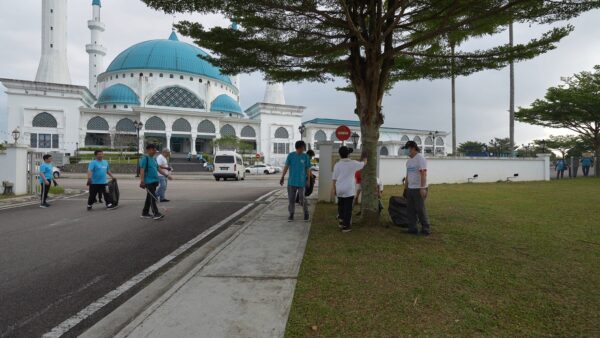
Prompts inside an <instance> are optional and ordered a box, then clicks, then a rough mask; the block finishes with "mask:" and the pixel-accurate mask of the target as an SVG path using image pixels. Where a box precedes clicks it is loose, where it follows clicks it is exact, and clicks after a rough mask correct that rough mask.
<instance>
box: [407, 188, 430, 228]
mask: <svg viewBox="0 0 600 338" xmlns="http://www.w3.org/2000/svg"><path fill="white" fill-rule="evenodd" d="M407 193H408V195H407V196H406V209H407V210H406V211H407V213H408V228H409V230H412V231H416V230H418V229H417V221H419V222H420V223H421V230H422V231H429V230H430V227H431V226H430V225H429V216H428V215H427V208H426V207H425V200H424V199H423V197H422V196H421V189H408V191H407Z"/></svg>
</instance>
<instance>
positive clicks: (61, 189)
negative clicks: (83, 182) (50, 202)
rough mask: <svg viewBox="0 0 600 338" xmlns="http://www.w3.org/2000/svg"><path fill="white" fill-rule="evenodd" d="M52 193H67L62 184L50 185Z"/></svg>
mask: <svg viewBox="0 0 600 338" xmlns="http://www.w3.org/2000/svg"><path fill="white" fill-rule="evenodd" d="M50 193H51V194H53V195H62V194H64V193H65V188H64V187H60V186H56V187H50Z"/></svg>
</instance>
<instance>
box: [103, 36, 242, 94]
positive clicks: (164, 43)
mask: <svg viewBox="0 0 600 338" xmlns="http://www.w3.org/2000/svg"><path fill="white" fill-rule="evenodd" d="M198 55H203V56H207V55H208V54H207V53H206V52H204V51H203V50H202V49H200V48H198V47H196V46H193V45H190V44H188V43H185V42H181V41H179V39H178V38H177V35H176V34H175V32H173V33H172V34H171V36H170V37H169V39H168V40H150V41H145V42H141V43H138V44H136V45H133V46H131V47H129V48H127V49H126V50H125V51H123V52H122V53H121V54H119V55H118V56H117V57H116V58H115V59H114V60H113V62H112V63H111V64H110V66H108V69H107V70H106V72H107V73H109V72H119V71H124V70H134V69H149V70H164V71H173V72H180V73H189V74H195V75H202V76H206V77H210V78H213V79H216V80H219V81H223V82H225V83H227V84H230V85H233V83H232V82H231V79H230V78H229V77H228V76H225V75H223V74H221V71H220V69H219V68H217V67H215V66H213V65H212V64H210V63H209V62H207V61H206V60H203V59H201V58H199V57H198Z"/></svg>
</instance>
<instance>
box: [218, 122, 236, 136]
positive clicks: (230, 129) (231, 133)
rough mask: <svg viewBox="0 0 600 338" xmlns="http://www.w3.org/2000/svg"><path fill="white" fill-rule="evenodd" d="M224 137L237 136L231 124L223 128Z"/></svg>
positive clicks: (222, 134)
mask: <svg viewBox="0 0 600 338" xmlns="http://www.w3.org/2000/svg"><path fill="white" fill-rule="evenodd" d="M224 136H236V134H235V129H234V128H233V127H232V126H231V125H229V124H226V125H224V126H223V127H221V137H224Z"/></svg>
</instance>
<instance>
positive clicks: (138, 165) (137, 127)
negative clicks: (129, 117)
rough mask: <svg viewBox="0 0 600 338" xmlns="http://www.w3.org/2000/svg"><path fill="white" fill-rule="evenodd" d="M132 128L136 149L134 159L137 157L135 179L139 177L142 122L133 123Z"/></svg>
mask: <svg viewBox="0 0 600 338" xmlns="http://www.w3.org/2000/svg"><path fill="white" fill-rule="evenodd" d="M133 126H134V127H135V131H136V134H137V147H136V149H137V150H136V155H137V156H136V157H137V169H136V171H135V177H140V130H141V129H142V128H143V127H144V124H143V123H142V121H140V122H138V121H135V122H133Z"/></svg>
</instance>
